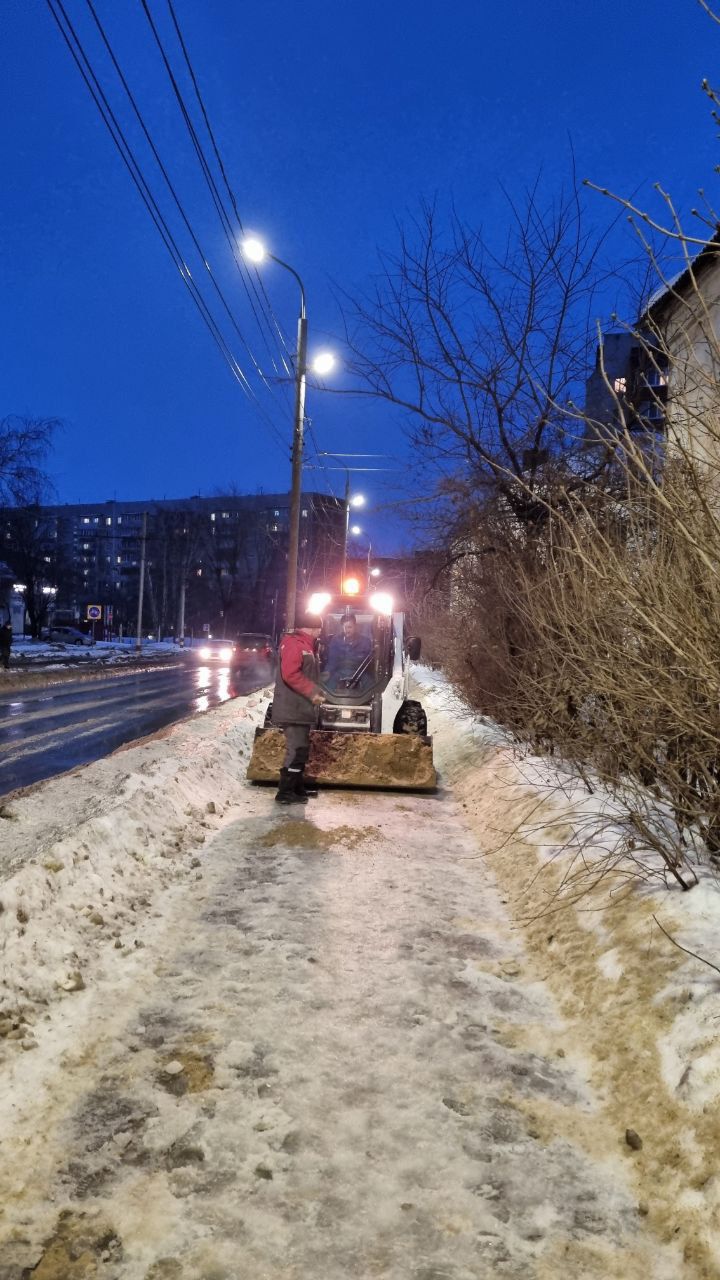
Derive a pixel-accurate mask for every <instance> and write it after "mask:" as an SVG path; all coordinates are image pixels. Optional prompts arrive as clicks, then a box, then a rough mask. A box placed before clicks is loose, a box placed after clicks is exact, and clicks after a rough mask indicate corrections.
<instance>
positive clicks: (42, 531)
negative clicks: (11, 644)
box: [2, 501, 73, 640]
mask: <svg viewBox="0 0 720 1280" xmlns="http://www.w3.org/2000/svg"><path fill="white" fill-rule="evenodd" d="M2 528H3V534H4V537H3V543H2V547H3V559H4V560H6V561H7V563H8V564H9V565H10V568H11V569H12V570H13V572H14V573H15V575H16V576H17V579H18V581H19V582H22V584H23V586H24V588H25V590H24V598H25V608H26V610H27V616H28V621H29V624H30V634H31V636H32V637H33V639H36V640H37V639H39V637H40V633H41V631H42V628H43V627H44V626H46V625H47V621H48V613H49V609H50V605H51V603H52V600H53V595H54V592H55V591H56V590H58V589H60V590H62V589H63V588H64V589H65V590H67V589H68V588H69V587H70V586H71V584H72V578H73V570H72V566H71V565H70V563H69V562H68V561H67V558H66V557H65V555H64V553H63V551H62V549H61V548H60V547H59V546H58V539H57V537H56V536H55V535H56V529H55V522H54V520H53V519H51V518H49V517H48V515H47V512H46V510H44V508H43V507H42V505H41V503H40V502H39V501H35V502H29V503H26V504H25V505H22V506H14V507H7V508H6V509H5V510H4V511H3V513H2Z"/></svg>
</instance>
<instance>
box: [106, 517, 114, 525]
mask: <svg viewBox="0 0 720 1280" xmlns="http://www.w3.org/2000/svg"><path fill="white" fill-rule="evenodd" d="M105 523H106V524H112V516H106V517H105Z"/></svg>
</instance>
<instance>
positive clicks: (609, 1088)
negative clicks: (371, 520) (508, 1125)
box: [417, 668, 720, 1280]
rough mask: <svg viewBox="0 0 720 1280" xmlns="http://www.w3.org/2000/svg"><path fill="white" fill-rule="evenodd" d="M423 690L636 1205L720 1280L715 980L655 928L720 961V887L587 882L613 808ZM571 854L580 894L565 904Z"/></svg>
mask: <svg viewBox="0 0 720 1280" xmlns="http://www.w3.org/2000/svg"><path fill="white" fill-rule="evenodd" d="M417 681H418V684H419V685H420V688H421V694H420V696H421V697H422V700H423V703H424V705H425V707H426V709H427V711H428V717H429V727H430V731H431V732H435V733H437V738H436V742H437V746H438V748H439V750H438V753H437V754H438V757H439V760H438V762H439V764H440V768H441V772H442V778H443V781H444V782H445V783H446V784H447V783H448V782H449V783H451V784H452V787H453V792H454V794H455V797H456V798H457V799H458V800H459V801H460V802H461V804H462V805H463V808H464V810H465V812H466V813H467V816H468V819H469V820H470V822H471V824H472V825H473V827H474V829H475V831H476V834H477V836H478V838H479V839H480V841H481V843H482V845H483V847H484V850H485V854H486V857H487V859H488V862H489V865H490V867H491V869H492V871H493V873H494V874H495V876H496V878H497V880H498V883H499V884H500V885H501V886H502V888H503V889H504V890H505V893H506V895H507V898H508V901H509V903H510V904H511V905H512V906H513V908H514V913H515V916H516V921H517V927H518V929H519V930H522V933H523V935H524V941H525V946H526V948H527V951H528V954H529V955H530V956H531V957H532V963H533V971H534V976H535V977H536V978H537V979H539V980H540V979H544V980H546V981H547V982H548V983H549V985H550V986H551V988H552V989H553V990H554V992H555V995H556V998H557V1000H558V1003H559V1006H560V1008H561V1010H562V1012H563V1015H564V1016H565V1018H566V1019H567V1026H568V1036H569V1039H570V1041H571V1043H572V1042H573V1041H574V1045H573V1047H574V1050H575V1052H577V1053H584V1054H586V1055H587V1058H588V1061H589V1062H590V1063H591V1064H592V1078H593V1080H592V1082H593V1085H594V1087H595V1089H596V1091H597V1093H598V1096H599V1097H600V1098H601V1099H602V1101H603V1108H604V1112H605V1116H606V1120H607V1124H606V1131H607V1132H608V1133H613V1132H614V1133H617V1134H620V1135H622V1134H625V1132H626V1131H627V1130H631V1131H634V1133H635V1134H636V1135H639V1139H640V1143H641V1145H640V1146H639V1147H634V1146H629V1145H628V1146H625V1145H624V1144H623V1146H624V1155H625V1157H626V1158H627V1159H628V1160H629V1161H632V1164H633V1166H634V1169H635V1174H636V1178H637V1184H638V1198H639V1201H640V1202H641V1203H642V1204H643V1205H644V1206H645V1207H646V1209H647V1212H648V1213H649V1215H650V1218H651V1222H652V1225H653V1227H654V1228H655V1230H656V1231H657V1232H658V1234H659V1235H660V1236H661V1237H662V1238H663V1239H666V1240H671V1239H673V1238H675V1239H679V1240H680V1241H681V1242H682V1244H683V1248H684V1257H685V1260H686V1263H687V1265H688V1268H690V1267H691V1266H693V1265H694V1266H695V1267H696V1268H697V1271H696V1272H693V1274H700V1275H702V1276H703V1277H707V1278H708V1280H710V1278H711V1277H712V1280H716V1277H717V1276H718V1275H720V1215H719V1211H720V1177H718V1174H717V1150H718V1148H719V1146H720V1107H719V1106H718V1103H719V1102H720V1036H718V1030H717V1028H718V1022H719V1021H720V975H718V974H716V973H714V972H713V971H712V970H711V969H709V968H707V967H706V966H705V965H703V964H702V963H700V962H699V961H698V960H695V959H693V958H692V957H690V956H687V955H684V954H683V953H682V952H681V951H679V950H678V949H677V948H676V947H674V946H673V945H672V943H671V942H669V941H668V939H667V938H665V937H664V936H663V934H662V933H661V931H660V930H659V929H658V927H657V924H656V923H655V920H654V919H653V917H654V916H656V917H657V919H658V920H660V921H661V922H662V924H663V925H664V927H665V928H666V929H667V930H668V932H669V933H670V934H671V935H672V937H673V938H675V939H676V940H677V941H678V942H679V943H680V944H681V945H682V946H683V947H686V948H687V949H688V950H690V951H693V952H696V953H697V954H698V955H700V956H704V957H706V958H707V959H708V960H710V961H712V962H713V963H720V948H719V946H718V933H719V930H718V925H719V924H720V886H719V885H718V881H717V878H716V876H715V875H714V873H713V872H712V871H708V870H706V871H702V870H701V871H700V872H699V875H700V883H699V884H698V885H697V886H696V887H695V888H693V889H692V890H690V891H689V892H687V893H683V892H682V891H681V890H680V888H679V887H678V885H677V884H675V883H674V882H672V883H671V885H670V887H669V888H664V887H663V886H662V881H661V879H660V877H659V876H658V877H650V878H647V879H645V880H644V881H641V882H639V883H638V882H637V881H636V882H635V883H633V884H629V883H628V880H627V877H625V876H624V875H623V873H622V867H621V866H620V865H618V866H617V868H616V869H615V870H614V871H613V872H612V873H611V874H609V875H605V876H603V877H602V878H601V879H600V880H599V882H598V883H595V884H594V885H593V881H594V879H596V877H594V875H593V871H594V868H595V867H597V866H598V865H599V864H600V863H601V862H602V861H603V859H606V856H607V854H608V852H610V853H611V854H612V852H613V839H616V840H617V839H618V837H619V832H618V831H617V829H616V830H615V833H614V831H613V824H612V802H611V799H610V798H609V797H607V796H603V795H602V794H601V793H599V794H596V795H595V796H592V797H590V796H589V795H588V793H587V791H586V790H585V789H584V788H583V787H582V786H581V785H580V784H575V783H574V782H573V780H572V778H570V777H569V775H567V774H563V771H562V769H561V768H559V767H554V766H553V764H552V762H548V761H545V760H541V759H538V758H536V757H532V756H524V757H523V755H522V754H521V753H520V752H519V751H517V750H516V749H514V747H513V745H512V743H511V742H510V740H509V739H508V738H507V736H506V735H504V734H503V733H502V731H501V730H500V729H499V728H498V727H497V726H496V725H493V724H492V723H490V722H488V721H483V720H482V718H480V717H477V716H474V715H473V714H472V713H471V712H470V711H469V709H468V708H467V707H466V706H465V705H464V704H463V703H462V701H461V700H460V699H459V698H458V697H457V695H456V694H455V692H454V690H453V688H452V686H450V685H449V684H448V683H447V681H446V680H445V678H444V677H443V676H442V674H441V673H438V672H433V671H430V670H428V669H422V668H421V669H420V670H419V671H418V672H417ZM448 723H451V724H452V732H451V734H450V735H448V733H447V726H448ZM593 824H594V826H593ZM594 831H595V832H597V835H596V836H595V837H594V836H593V832H594ZM652 856H653V855H652V854H650V853H647V854H643V861H645V859H646V857H647V858H648V859H649V860H650V859H652ZM578 857H579V858H580V861H581V866H580V870H581V873H582V875H581V882H580V883H581V885H582V887H583V893H582V894H581V895H580V896H577V895H574V894H573V893H572V892H570V893H568V892H566V886H567V880H568V873H569V871H571V870H572V868H573V867H574V866H575V865H576V862H577V859H578ZM586 869H588V870H589V872H590V874H589V875H587V874H586ZM658 869H659V868H658ZM574 898H575V899H576V900H574ZM633 1141H634V1140H633Z"/></svg>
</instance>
